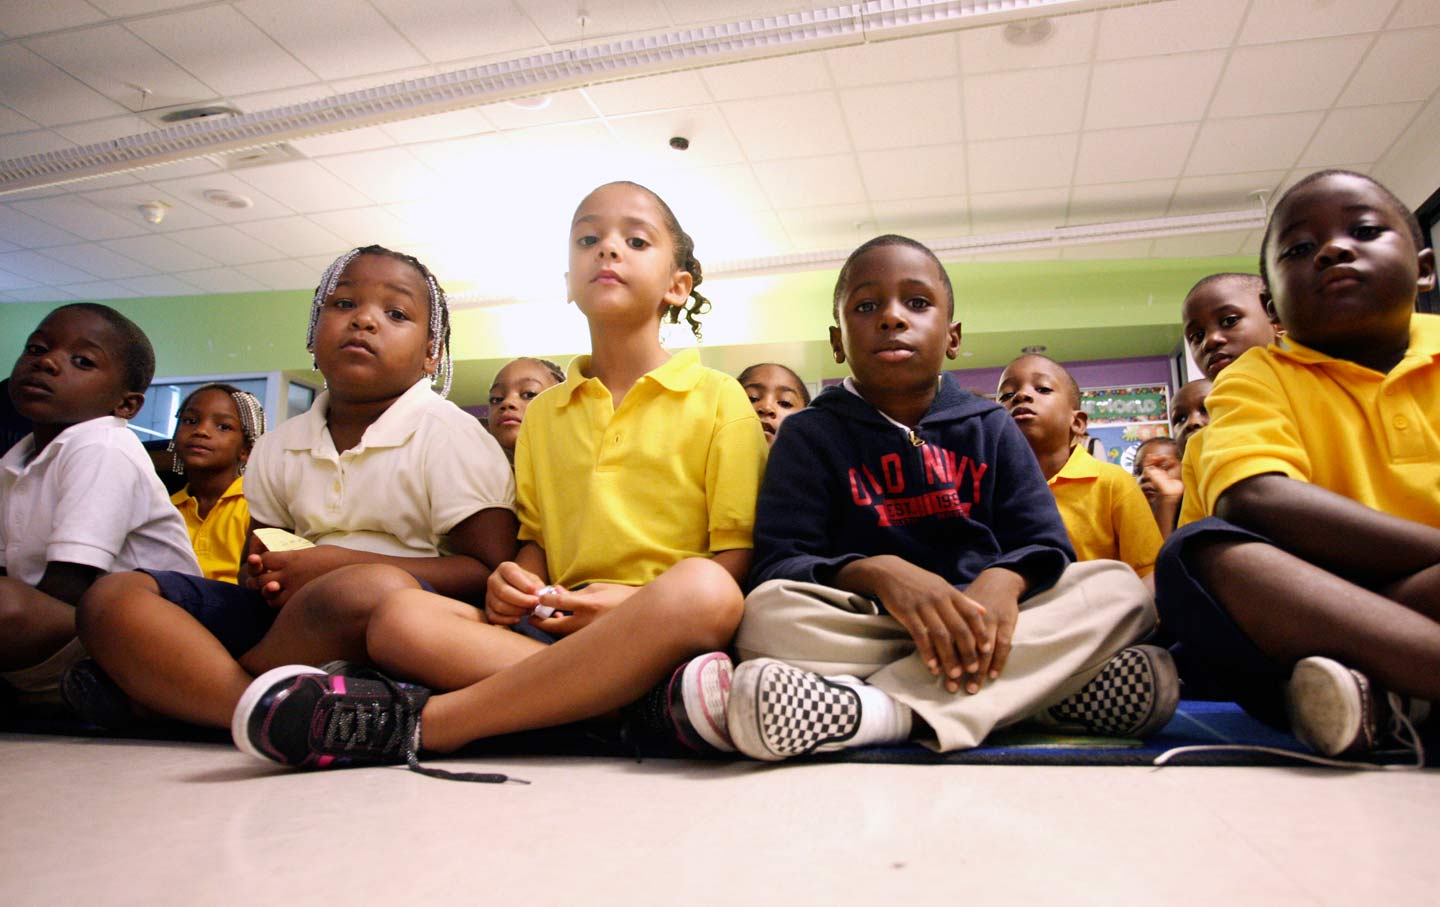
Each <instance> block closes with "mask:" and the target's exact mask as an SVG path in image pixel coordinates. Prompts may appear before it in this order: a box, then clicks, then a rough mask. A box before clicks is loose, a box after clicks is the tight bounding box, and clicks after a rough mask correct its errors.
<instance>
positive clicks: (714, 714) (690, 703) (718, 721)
mask: <svg viewBox="0 0 1440 907" xmlns="http://www.w3.org/2000/svg"><path fill="white" fill-rule="evenodd" d="M733 671H734V666H733V665H732V664H731V662H730V656H729V655H726V654H725V653H724V652H707V653H706V654H704V655H699V656H697V657H695V658H692V659H690V660H689V661H687V662H685V663H684V664H682V665H680V666H679V667H678V668H676V669H675V672H674V673H673V674H671V675H670V677H669V678H667V679H666V680H663V681H661V682H660V683H659V684H657V685H656V686H655V688H654V689H652V690H651V691H650V692H649V693H646V694H645V696H644V698H642V699H640V700H639V701H638V702H636V703H635V704H634V705H633V706H630V708H629V709H627V712H629V713H630V716H631V717H632V718H633V719H636V720H637V722H638V724H639V726H640V729H641V730H642V733H643V734H644V735H645V737H647V738H650V739H654V740H656V741H658V742H660V743H661V744H674V743H679V744H680V745H681V746H683V747H685V748H686V749H688V750H691V751H693V752H697V753H704V754H711V753H733V752H735V744H734V742H732V741H731V739H730V730H729V725H728V724H727V723H726V720H725V706H726V704H727V703H728V702H729V699H730V678H731V675H732V673H733Z"/></svg>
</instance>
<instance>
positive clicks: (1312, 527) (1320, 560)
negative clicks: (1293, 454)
mask: <svg viewBox="0 0 1440 907" xmlns="http://www.w3.org/2000/svg"><path fill="white" fill-rule="evenodd" d="M1215 515H1216V516H1218V517H1220V518H1221V519H1224V520H1228V521H1229V522H1231V523H1234V524H1236V525H1238V526H1243V527H1245V528H1247V529H1253V530H1254V531H1256V532H1258V533H1260V534H1261V535H1263V536H1265V537H1266V538H1269V539H1271V540H1272V541H1274V542H1275V543H1276V544H1277V545H1279V546H1280V547H1281V548H1283V549H1285V550H1286V551H1289V552H1290V553H1292V554H1294V555H1296V556H1297V557H1301V558H1303V559H1305V560H1307V561H1309V562H1310V563H1312V564H1316V565H1319V566H1321V567H1325V568H1326V569H1328V570H1331V571H1333V572H1335V573H1338V574H1341V575H1344V576H1348V577H1354V578H1360V579H1365V580H1367V581H1369V582H1372V583H1395V582H1400V581H1402V580H1404V579H1405V578H1407V577H1410V576H1412V575H1414V574H1416V573H1419V572H1420V571H1422V570H1426V569H1428V568H1430V567H1433V566H1435V565H1436V564H1440V529H1436V528H1434V527H1432V526H1425V525H1422V524H1420V523H1414V522H1411V521H1410V520H1406V519H1403V518H1401V517H1397V516H1392V515H1391V514H1388V513H1382V512H1381V511H1378V510H1374V509H1372V508H1370V507H1366V506H1365V505H1364V504H1360V503H1357V502H1356V501H1352V500H1351V499H1349V498H1347V497H1344V496H1343V495H1339V494H1336V493H1335V492H1333V491H1329V490H1328V489H1325V488H1321V487H1320V486H1318V485H1312V484H1310V483H1308V482H1301V481H1297V480H1295V479H1291V478H1289V477H1287V476H1283V475H1279V474H1277V473H1269V474H1266V475H1259V476H1252V477H1251V478H1248V479H1244V480H1243V481H1240V482H1236V483H1235V484H1234V485H1232V486H1230V487H1229V488H1227V489H1226V490H1225V492H1224V493H1223V494H1221V495H1220V499H1219V501H1217V502H1216V505H1215Z"/></svg>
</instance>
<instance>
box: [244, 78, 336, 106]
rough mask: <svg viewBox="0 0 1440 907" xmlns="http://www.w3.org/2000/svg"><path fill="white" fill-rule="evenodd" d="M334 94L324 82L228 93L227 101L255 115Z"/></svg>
mask: <svg viewBox="0 0 1440 907" xmlns="http://www.w3.org/2000/svg"><path fill="white" fill-rule="evenodd" d="M334 93H335V92H334V91H332V90H331V88H330V86H329V85H328V84H326V83H325V82H312V83H310V84H309V85H300V86H296V87H294V88H277V89H275V90H273V91H257V92H245V93H240V92H230V93H229V97H228V98H227V100H228V101H229V102H230V103H231V104H232V105H233V106H234V107H235V108H236V109H238V110H239V111H240V112H241V113H255V112H257V111H261V110H271V109H273V108H275V107H289V106H291V105H293V104H304V103H307V102H309V101H319V100H322V99H324V98H328V97H330V96H331V95H333V94H334Z"/></svg>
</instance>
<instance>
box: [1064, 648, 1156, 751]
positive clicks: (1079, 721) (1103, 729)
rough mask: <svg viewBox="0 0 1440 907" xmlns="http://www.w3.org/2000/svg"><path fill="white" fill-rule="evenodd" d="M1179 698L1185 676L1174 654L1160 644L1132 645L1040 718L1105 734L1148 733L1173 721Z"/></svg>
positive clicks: (1090, 732) (1132, 735) (1066, 727)
mask: <svg viewBox="0 0 1440 907" xmlns="http://www.w3.org/2000/svg"><path fill="white" fill-rule="evenodd" d="M1179 702H1180V677H1179V675H1178V674H1177V673H1176V671H1175V660H1174V659H1173V658H1171V657H1170V653H1169V652H1167V651H1166V650H1164V649H1162V648H1160V647H1159V646H1131V647H1130V648H1128V649H1121V650H1120V652H1119V654H1117V655H1116V656H1115V657H1114V658H1111V659H1110V661H1108V662H1107V663H1106V664H1105V668H1104V669H1103V670H1102V671H1101V672H1100V673H1099V674H1098V675H1096V676H1095V679H1093V680H1091V681H1090V682H1089V683H1087V684H1085V686H1083V687H1081V688H1080V691H1079V692H1078V693H1074V694H1072V695H1070V696H1067V697H1066V698H1064V699H1062V700H1060V701H1059V702H1057V703H1055V704H1054V705H1052V706H1050V708H1048V709H1046V710H1045V711H1043V712H1041V713H1040V715H1038V716H1036V721H1037V722H1038V723H1039V724H1042V725H1045V726H1047V727H1055V728H1060V729H1067V730H1068V729H1072V728H1073V729H1075V730H1079V731H1081V732H1083V733H1087V734H1094V735H1096V736H1100V737H1148V736H1150V735H1151V734H1153V733H1155V732H1156V731H1158V730H1160V729H1161V728H1162V727H1164V726H1165V725H1166V724H1167V723H1168V722H1169V721H1170V718H1171V717H1172V716H1173V715H1174V714H1175V707H1176V706H1177V705H1178V704H1179Z"/></svg>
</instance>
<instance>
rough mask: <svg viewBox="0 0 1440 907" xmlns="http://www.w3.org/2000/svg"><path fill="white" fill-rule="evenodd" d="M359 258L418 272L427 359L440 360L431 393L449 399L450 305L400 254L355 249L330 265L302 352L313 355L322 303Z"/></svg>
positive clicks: (426, 274) (415, 262)
mask: <svg viewBox="0 0 1440 907" xmlns="http://www.w3.org/2000/svg"><path fill="white" fill-rule="evenodd" d="M361 255H384V256H386V257H387V258H393V259H395V260H397V261H403V262H405V263H406V264H407V265H409V266H410V267H412V268H414V269H415V270H416V271H417V272H419V274H420V277H421V278H422V279H423V280H424V281H425V286H426V288H427V289H428V290H429V294H430V307H429V308H430V347H429V350H428V355H429V357H430V358H431V359H438V360H440V367H439V369H438V370H437V371H436V373H435V385H434V390H435V392H436V393H437V394H439V395H440V396H442V397H448V396H449V395H450V384H451V381H452V380H453V378H454V376H455V363H454V362H453V361H452V360H451V358H450V304H449V302H448V301H447V300H446V298H445V290H444V288H442V287H441V286H440V283H439V281H437V280H436V279H435V275H434V274H431V273H430V269H429V268H427V267H425V265H424V264H423V263H422V262H421V261H420V259H418V258H416V257H415V256H413V255H406V254H405V253H404V252H396V251H394V250H392V249H387V248H385V247H384V246H375V245H371V246H361V247H360V248H358V249H351V250H350V251H349V252H346V253H345V254H344V255H341V256H340V257H339V258H337V259H335V260H334V261H333V262H331V263H330V267H328V268H326V269H325V273H324V274H322V275H321V277H320V285H319V286H317V287H316V288H315V298H314V299H313V300H312V301H311V303H310V327H309V329H308V330H307V331H306V333H305V349H306V350H308V351H309V352H311V353H314V352H315V329H316V326H317V325H319V323H320V312H321V311H322V310H323V309H324V308H325V300H326V299H329V298H330V294H331V293H334V292H335V286H336V284H338V283H340V277H341V276H342V275H343V274H344V273H345V269H346V268H347V267H349V266H350V262H352V261H354V260H355V259H356V258H358V257H359V256H361Z"/></svg>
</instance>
